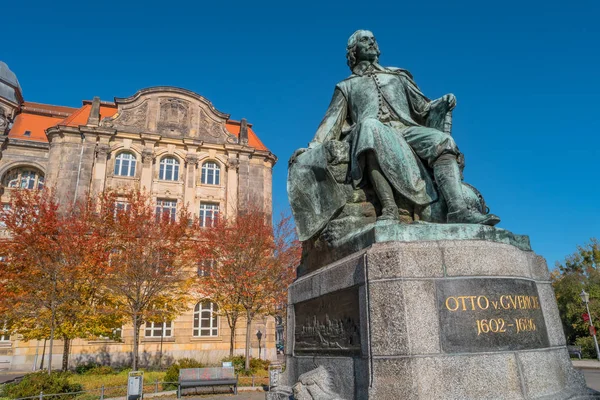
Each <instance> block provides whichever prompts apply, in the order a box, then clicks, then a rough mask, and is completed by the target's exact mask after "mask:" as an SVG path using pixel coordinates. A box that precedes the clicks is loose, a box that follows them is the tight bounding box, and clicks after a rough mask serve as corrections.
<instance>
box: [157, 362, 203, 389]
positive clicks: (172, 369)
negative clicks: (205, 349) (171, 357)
mask: <svg viewBox="0 0 600 400" xmlns="http://www.w3.org/2000/svg"><path fill="white" fill-rule="evenodd" d="M181 368H184V369H185V368H204V364H202V363H201V362H200V361H196V360H194V359H193V358H182V359H180V360H177V362H175V363H173V364H171V365H170V366H169V368H168V369H167V372H166V374H165V382H177V381H178V380H179V370H180V369H181ZM163 387H164V389H165V390H170V389H177V384H175V383H165V384H164V385H163Z"/></svg>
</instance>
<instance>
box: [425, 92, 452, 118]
mask: <svg viewBox="0 0 600 400" xmlns="http://www.w3.org/2000/svg"><path fill="white" fill-rule="evenodd" d="M431 106H432V108H435V109H436V111H438V112H439V113H440V114H442V115H443V114H446V113H447V112H449V111H452V110H454V107H456V96H454V95H453V94H452V93H448V94H445V95H443V96H442V97H440V98H439V99H437V100H434V101H433V103H432V105H431Z"/></svg>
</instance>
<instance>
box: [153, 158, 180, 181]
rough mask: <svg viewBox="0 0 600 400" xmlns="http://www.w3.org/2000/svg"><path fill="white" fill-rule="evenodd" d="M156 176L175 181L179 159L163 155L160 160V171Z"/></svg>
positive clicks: (177, 175) (177, 177)
mask: <svg viewBox="0 0 600 400" xmlns="http://www.w3.org/2000/svg"><path fill="white" fill-rule="evenodd" d="M158 178H159V179H161V180H164V181H176V180H178V179H179V161H177V160H176V159H175V158H173V157H165V158H163V159H162V160H160V171H159V173H158Z"/></svg>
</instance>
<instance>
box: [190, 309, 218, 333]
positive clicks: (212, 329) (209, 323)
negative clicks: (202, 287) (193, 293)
mask: <svg viewBox="0 0 600 400" xmlns="http://www.w3.org/2000/svg"><path fill="white" fill-rule="evenodd" d="M218 311H219V306H217V305H216V304H215V303H213V302H210V301H208V300H206V301H201V302H200V303H198V304H196V308H194V336H196V337H209V336H219V316H218V315H217V312H218Z"/></svg>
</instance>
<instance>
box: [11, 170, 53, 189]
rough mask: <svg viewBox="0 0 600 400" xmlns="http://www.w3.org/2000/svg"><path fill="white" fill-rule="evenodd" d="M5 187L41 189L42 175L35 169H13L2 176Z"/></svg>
mask: <svg viewBox="0 0 600 400" xmlns="http://www.w3.org/2000/svg"><path fill="white" fill-rule="evenodd" d="M3 184H4V186H5V187H10V188H21V189H43V188H44V174H43V173H42V172H41V171H40V170H38V169H37V168H31V167H19V168H13V169H11V170H10V171H8V173H7V174H6V175H5V176H4V182H3Z"/></svg>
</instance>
